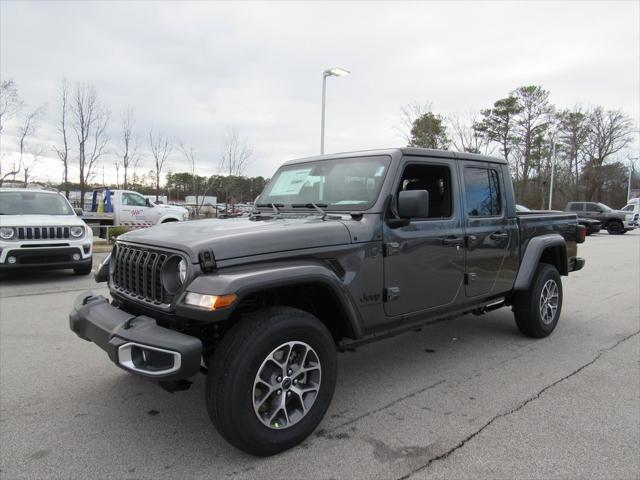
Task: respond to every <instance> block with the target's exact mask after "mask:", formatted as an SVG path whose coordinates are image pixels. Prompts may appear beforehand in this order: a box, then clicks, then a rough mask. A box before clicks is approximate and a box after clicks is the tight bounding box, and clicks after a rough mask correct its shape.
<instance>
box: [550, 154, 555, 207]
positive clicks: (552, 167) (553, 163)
mask: <svg viewBox="0 0 640 480" xmlns="http://www.w3.org/2000/svg"><path fill="white" fill-rule="evenodd" d="M555 169H556V142H555V141H554V142H553V148H552V150H551V181H550V182H549V183H550V184H551V185H550V186H549V210H551V208H552V207H551V204H552V202H553V175H554V173H555Z"/></svg>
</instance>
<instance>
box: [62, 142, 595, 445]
mask: <svg viewBox="0 0 640 480" xmlns="http://www.w3.org/2000/svg"><path fill="white" fill-rule="evenodd" d="M584 235H585V232H584V228H583V227H581V226H579V225H578V223H577V218H576V216H575V214H570V213H564V212H544V213H536V212H531V213H528V214H526V215H525V214H522V215H519V214H517V213H516V206H515V201H514V194H513V187H512V184H511V177H510V175H509V168H508V165H507V164H506V162H505V161H504V160H501V159H498V158H493V157H486V156H481V155H473V154H467V153H452V152H444V151H437V150H427V149H417V148H403V149H392V150H375V151H368V152H356V153H345V154H340V155H327V156H321V157H314V158H308V159H302V160H295V161H291V162H287V163H285V164H284V165H283V166H282V167H281V168H280V169H279V170H278V171H277V172H276V173H275V175H274V176H273V178H272V179H271V181H270V182H269V184H268V185H267V187H266V188H265V190H264V192H262V194H261V195H260V196H259V197H258V199H257V201H256V205H255V209H254V211H253V212H252V214H251V216H250V217H248V218H237V219H229V220H215V219H214V220H200V221H197V222H184V223H182V222H180V223H174V224H167V225H160V226H157V227H154V228H150V229H145V230H138V231H133V232H129V233H126V234H124V235H121V236H120V237H118V241H117V243H116V245H115V247H114V249H113V252H112V253H111V256H110V258H109V259H107V260H106V261H105V263H104V264H103V265H102V266H101V267H100V269H99V271H98V273H97V275H96V276H97V280H108V282H109V289H110V293H111V297H112V299H113V300H112V301H110V300H109V299H107V298H105V297H103V296H101V295H95V294H93V293H91V292H85V293H83V294H81V295H80V296H79V297H78V299H77V300H76V302H75V305H74V306H73V310H72V312H71V314H70V317H69V320H70V327H71V330H73V331H74V332H75V333H76V334H77V335H78V336H79V337H80V338H83V339H85V340H90V341H92V342H94V343H95V344H96V345H97V346H99V347H100V348H102V349H103V350H105V351H106V352H107V353H108V355H109V358H110V359H111V360H112V361H113V362H114V363H115V364H116V365H118V366H120V367H121V368H123V369H125V370H126V371H128V372H131V373H135V374H138V375H141V376H146V377H149V378H152V379H157V380H160V381H161V385H162V386H164V387H165V388H166V389H168V390H170V391H175V390H180V389H184V388H188V386H189V382H188V381H187V380H186V379H188V378H189V377H192V376H194V375H196V374H197V373H198V372H199V371H201V370H202V369H203V366H204V365H206V375H207V385H206V394H205V397H206V406H207V409H208V412H209V416H210V418H211V421H212V422H213V424H214V425H215V426H216V428H217V429H218V431H219V432H220V433H221V434H222V435H223V436H224V437H225V438H226V439H227V440H228V441H229V442H230V443H232V444H233V445H235V446H236V447H238V448H240V449H241V450H244V451H245V452H249V453H251V454H254V455H271V454H274V453H277V452H280V451H282V450H285V449H287V448H290V447H293V446H294V445H296V444H298V443H300V442H301V441H302V440H303V439H304V438H305V437H306V436H307V435H309V434H310V433H311V432H312V431H313V430H314V429H315V428H316V426H317V425H318V424H319V423H320V421H321V420H322V417H323V416H324V414H325V412H326V411H327V408H328V406H329V403H330V402H331V398H332V396H333V391H334V388H335V385H336V376H337V368H336V367H337V361H336V350H337V349H341V348H351V347H353V346H356V345H358V344H361V343H363V342H367V341H372V340H375V339H381V338H386V337H388V336H389V335H390V334H392V333H399V332H403V331H409V330H412V329H415V328H416V327H417V326H419V325H421V324H424V323H425V322H430V321H433V320H434V319H444V318H448V317H452V316H456V315H461V314H465V313H475V314H483V313H486V312H489V311H492V310H494V309H497V308H500V307H505V306H509V307H511V308H512V309H513V312H514V316H515V323H516V325H517V327H518V329H519V330H520V331H521V332H522V333H523V334H524V335H527V336H529V337H534V338H541V337H546V336H547V335H549V334H550V333H551V332H552V331H553V330H554V328H555V327H556V325H557V323H558V319H559V318H560V311H561V308H562V296H563V293H562V282H561V275H568V274H569V272H572V271H575V270H579V269H581V268H582V267H583V265H584V260H583V259H582V258H580V257H578V252H577V244H578V243H581V242H583V241H584ZM188 408H193V407H192V406H189V407H188Z"/></svg>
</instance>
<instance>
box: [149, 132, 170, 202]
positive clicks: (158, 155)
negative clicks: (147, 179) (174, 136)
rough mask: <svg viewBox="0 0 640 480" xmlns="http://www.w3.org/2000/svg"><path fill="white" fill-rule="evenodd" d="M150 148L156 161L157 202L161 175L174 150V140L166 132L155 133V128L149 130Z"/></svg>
mask: <svg viewBox="0 0 640 480" xmlns="http://www.w3.org/2000/svg"><path fill="white" fill-rule="evenodd" d="M149 148H150V149H151V155H153V160H154V161H155V165H156V169H155V176H156V202H157V201H158V197H159V196H160V175H161V174H162V169H163V168H164V163H165V161H166V160H167V157H168V156H169V155H171V152H173V142H172V141H171V140H170V139H169V137H167V136H166V135H165V134H164V133H162V132H160V133H159V134H158V135H157V136H155V137H154V135H153V128H152V129H151V130H149Z"/></svg>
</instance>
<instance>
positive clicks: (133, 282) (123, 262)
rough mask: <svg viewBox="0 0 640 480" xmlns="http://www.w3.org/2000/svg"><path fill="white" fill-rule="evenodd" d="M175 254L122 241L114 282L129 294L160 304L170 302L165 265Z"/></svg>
mask: <svg viewBox="0 0 640 480" xmlns="http://www.w3.org/2000/svg"><path fill="white" fill-rule="evenodd" d="M170 257H171V254H169V253H165V252H159V251H154V250H147V249H142V248H136V247H129V246H126V245H122V244H119V245H118V248H117V249H116V256H115V268H114V270H113V277H112V280H113V286H114V287H115V288H116V289H117V290H118V291H121V292H123V293H125V294H127V295H129V296H132V297H136V298H139V299H144V300H147V301H150V302H153V303H156V304H160V303H169V301H170V299H169V298H168V296H167V294H166V293H165V291H164V289H163V288H162V268H163V267H164V265H165V263H166V262H167V260H169V258H170Z"/></svg>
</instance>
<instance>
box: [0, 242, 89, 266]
mask: <svg viewBox="0 0 640 480" xmlns="http://www.w3.org/2000/svg"><path fill="white" fill-rule="evenodd" d="M92 255H93V245H92V244H91V242H90V241H89V242H86V241H83V242H73V243H71V242H66V243H65V244H64V246H56V245H55V244H52V245H49V244H48V243H46V242H37V241H36V242H16V241H11V242H0V270H10V269H17V268H38V269H40V270H43V269H62V268H80V267H86V266H90V265H91V264H92ZM74 256H75V257H76V259H74ZM11 258H12V261H13V263H11V262H10V261H9V260H10V259H11Z"/></svg>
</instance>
